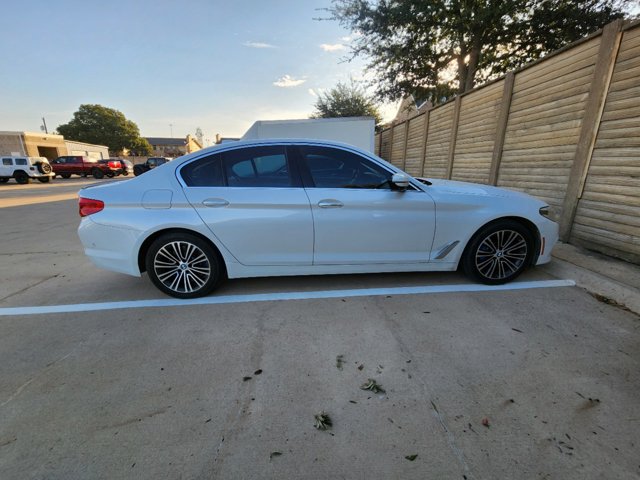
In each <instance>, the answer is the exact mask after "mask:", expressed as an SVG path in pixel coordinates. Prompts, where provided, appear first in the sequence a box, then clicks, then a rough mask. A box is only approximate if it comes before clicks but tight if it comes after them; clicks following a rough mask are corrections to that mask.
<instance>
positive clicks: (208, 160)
mask: <svg viewBox="0 0 640 480" xmlns="http://www.w3.org/2000/svg"><path fill="white" fill-rule="evenodd" d="M180 174H181V175H182V179H183V180H184V183H185V184H187V185H188V186H189V187H222V186H224V177H223V176H222V156H221V155H220V154H218V155H209V156H208V157H204V158H200V159H198V160H196V161H194V162H191V163H189V164H187V165H185V166H184V167H182V170H180Z"/></svg>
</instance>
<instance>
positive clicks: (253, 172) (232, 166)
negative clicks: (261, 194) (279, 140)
mask: <svg viewBox="0 0 640 480" xmlns="http://www.w3.org/2000/svg"><path fill="white" fill-rule="evenodd" d="M223 163H224V171H225V174H226V177H227V183H228V185H229V186H230V187H290V186H292V181H291V171H290V169H289V164H288V162H287V156H286V154H285V149H284V147H282V146H267V147H248V148H241V149H238V150H231V151H230V152H224V153H223Z"/></svg>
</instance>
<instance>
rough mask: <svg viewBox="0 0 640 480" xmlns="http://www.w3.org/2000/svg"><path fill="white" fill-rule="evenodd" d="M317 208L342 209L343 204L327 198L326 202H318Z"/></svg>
mask: <svg viewBox="0 0 640 480" xmlns="http://www.w3.org/2000/svg"><path fill="white" fill-rule="evenodd" d="M318 206H319V207H320V208H340V207H344V203H342V202H341V201H339V200H334V199H333V198H328V199H326V200H320V201H319V202H318Z"/></svg>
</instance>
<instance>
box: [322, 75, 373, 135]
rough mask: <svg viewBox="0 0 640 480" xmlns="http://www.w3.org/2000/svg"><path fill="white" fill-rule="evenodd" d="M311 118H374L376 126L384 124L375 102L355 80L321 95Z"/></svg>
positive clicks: (339, 84) (339, 83)
mask: <svg viewBox="0 0 640 480" xmlns="http://www.w3.org/2000/svg"><path fill="white" fill-rule="evenodd" d="M314 107H315V111H314V112H313V113H312V114H311V118H335V117H373V118H375V121H376V125H378V124H380V123H381V122H382V115H381V114H380V111H379V110H378V107H376V105H375V103H374V102H373V100H372V99H371V98H370V97H369V96H368V95H367V94H366V93H365V91H364V90H363V89H362V87H360V86H359V85H358V84H357V83H355V82H354V81H353V80H352V81H351V82H350V83H349V84H346V83H341V82H338V84H337V85H336V86H335V87H333V88H332V89H331V90H329V91H327V92H324V93H321V94H320V95H319V97H318V100H317V101H316V103H315V105H314Z"/></svg>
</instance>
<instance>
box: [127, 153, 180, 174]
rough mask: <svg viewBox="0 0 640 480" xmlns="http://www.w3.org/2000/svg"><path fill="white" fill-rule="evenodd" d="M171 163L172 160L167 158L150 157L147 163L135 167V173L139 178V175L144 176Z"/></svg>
mask: <svg viewBox="0 0 640 480" xmlns="http://www.w3.org/2000/svg"><path fill="white" fill-rule="evenodd" d="M169 161H171V159H170V158H167V157H149V158H147V161H146V162H144V163H139V164H137V165H134V167H133V173H134V175H135V176H136V177H137V176H138V175H142V174H143V173H145V172H148V171H149V170H152V169H154V168H156V167H159V166H160V165H164V164H165V163H167V162H169Z"/></svg>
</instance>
